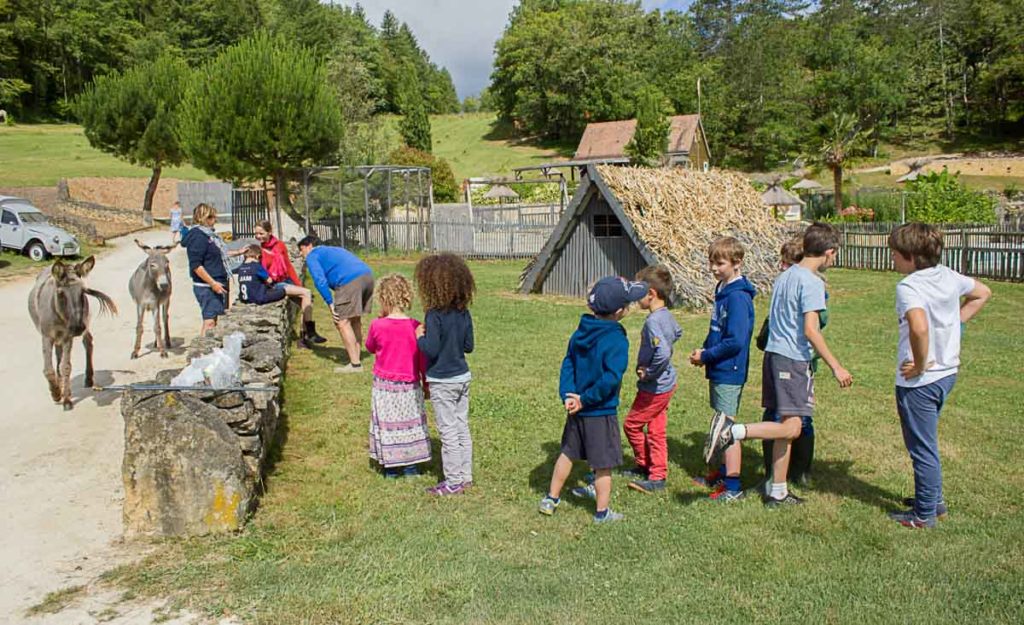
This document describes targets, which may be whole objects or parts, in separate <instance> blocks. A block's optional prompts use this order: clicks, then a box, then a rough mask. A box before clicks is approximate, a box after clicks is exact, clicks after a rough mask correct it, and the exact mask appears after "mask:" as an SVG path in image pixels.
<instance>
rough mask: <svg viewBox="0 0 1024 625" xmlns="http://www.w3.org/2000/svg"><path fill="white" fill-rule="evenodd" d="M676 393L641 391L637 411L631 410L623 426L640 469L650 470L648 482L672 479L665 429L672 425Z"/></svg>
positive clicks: (672, 391) (635, 408) (637, 398)
mask: <svg viewBox="0 0 1024 625" xmlns="http://www.w3.org/2000/svg"><path fill="white" fill-rule="evenodd" d="M675 392H676V389H675V388H673V389H672V390H670V391H666V392H664V393H658V394H657V395H656V394H654V393H648V392H646V391H637V394H636V399H634V400H633V407H632V408H630V409H629V414H628V415H626V422H625V423H624V424H623V426H622V429H624V430H625V431H626V438H627V439H629V446H630V447H632V448H633V456H634V457H635V458H636V466H637V467H639V468H642V469H647V473H648V476H649V477H648V479H651V480H663V479H665V476H666V475H668V440H667V439H666V436H665V428H666V426H667V425H668V402H669V401H671V399H672V395H673V394H674V393H675ZM645 426H646V428H647V431H646V432H644V427H645Z"/></svg>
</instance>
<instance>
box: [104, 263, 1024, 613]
mask: <svg viewBox="0 0 1024 625" xmlns="http://www.w3.org/2000/svg"><path fill="white" fill-rule="evenodd" d="M371 263H372V265H373V267H374V270H375V273H376V274H377V275H378V276H380V275H383V274H385V273H390V272H399V273H403V274H406V275H411V272H412V269H413V260H411V259H394V258H378V259H374V260H372V261H371ZM471 267H472V268H473V271H474V273H475V275H476V278H477V282H478V286H479V293H478V297H477V300H476V302H475V303H474V305H473V308H472V311H473V316H474V322H475V328H476V337H477V350H476V351H475V352H474V353H473V354H472V355H471V356H470V357H469V361H470V367H471V369H472V372H473V382H472V390H471V397H472V399H471V408H470V425H471V428H472V430H473V436H474V447H475V452H474V453H475V458H474V480H475V483H476V486H475V487H474V488H473V489H471V490H470V492H469V493H468V494H466V495H464V496H461V497H452V498H447V499H435V498H431V497H429V496H427V495H426V494H424V492H423V489H424V488H425V487H427V486H430V485H432V484H433V483H434V482H435V481H436V480H437V479H438V476H439V474H440V466H439V463H440V461H439V454H438V453H437V452H438V448H437V441H436V436H435V440H434V443H435V460H434V462H433V463H432V465H431V466H430V467H429V471H428V473H429V474H428V475H424V476H421V477H417V478H406V479H401V480H385V479H384V478H383V477H382V476H381V475H380V474H379V473H378V472H377V471H376V470H375V469H374V468H373V467H372V466H370V464H369V462H368V459H367V454H366V438H367V423H368V409H369V407H368V405H369V385H370V378H369V376H368V375H365V376H363V377H357V376H339V375H336V374H334V373H332V368H333V366H334V364H335V362H337V360H338V359H339V357H340V353H341V350H340V349H339V344H340V342H339V340H338V339H337V337H336V336H334V335H333V334H332V335H331V340H330V342H329V343H328V344H326V345H325V346H324V347H321V348H317V349H314V350H312V351H293V353H292V356H291V359H290V361H289V367H288V372H287V378H286V381H285V400H286V403H285V414H284V415H283V419H282V423H281V427H280V430H279V440H278V445H277V451H276V453H275V457H274V461H273V464H272V467H271V469H270V471H269V473H268V475H267V476H266V494H265V496H264V497H263V499H262V503H261V505H260V508H259V510H258V511H257V512H256V513H255V515H254V517H253V518H252V520H251V522H250V523H249V525H248V526H247V527H246V528H245V529H244V531H242V532H241V533H240V534H238V535H232V536H214V537H206V538H196V539H190V540H181V541H177V540H175V541H163V542H158V543H157V544H156V545H155V546H154V547H155V550H154V551H153V552H152V555H150V556H149V557H147V558H146V559H144V560H143V561H141V562H140V563H137V564H134V565H130V566H126V567H122V568H119V569H117V570H114V571H112V572H111V573H109V574H108V575H107V576H106V580H107V582H108V583H110V584H114V585H116V586H118V587H121V588H124V589H125V591H126V596H137V595H138V596H170V597H172V598H173V604H174V605H177V606H179V607H188V608H191V609H194V610H198V611H200V612H202V613H204V614H208V615H210V616H217V617H219V616H222V615H225V614H237V615H240V616H241V617H243V618H244V619H246V622H253V623H275V624H281V625H285V624H293V623H294V624H299V623H302V624H328V623H332V624H333V623H523V624H526V623H531V624H532V623H555V622H557V623H598V624H601V623H609V624H611V623H616V624H618V623H639V622H649V623H667V622H702V623H779V622H783V621H786V622H815V623H820V622H827V623H849V622H858V623H880V622H901V623H925V624H929V625H931V624H933V623H940V622H941V623H945V622H972V623H996V622H1001V623H1012V622H1018V623H1019V622H1022V620H1024V604H1022V602H1021V597H1022V596H1024V515H1022V507H1024V498H1022V497H1021V492H1022V490H1024V465H1022V464H1021V463H1020V457H1021V452H1022V450H1024V449H1022V444H1021V441H1020V438H1019V436H1018V435H1017V432H1016V430H1017V427H1016V426H1017V424H1018V423H1019V421H1020V408H1019V405H1020V403H1019V398H1020V396H1021V393H1022V392H1024V365H1022V361H1021V359H1020V353H1021V352H1022V350H1024V337H1022V334H1021V332H1020V313H1021V311H1022V310H1024V288H1022V287H1021V286H1020V285H1010V284H993V285H992V287H993V290H994V293H995V295H994V297H993V299H992V301H991V302H990V304H989V306H988V308H986V310H984V311H983V312H982V314H981V315H980V316H979V318H978V319H977V320H976V321H974V322H972V323H971V324H969V326H968V327H967V329H966V333H965V338H964V352H963V369H962V372H961V375H960V378H959V381H958V384H957V387H956V390H955V391H954V393H953V395H952V397H951V400H950V402H949V403H948V405H947V408H946V410H945V412H944V414H943V418H942V425H941V447H942V453H943V456H944V469H945V493H946V498H947V500H948V502H949V506H950V515H949V517H948V519H947V520H946V521H944V522H942V523H941V524H940V526H939V528H938V529H937V530H934V531H913V530H907V529H904V528H901V527H899V526H898V525H896V524H895V523H893V522H892V521H890V520H888V519H887V518H886V514H885V513H886V512H887V511H890V510H894V509H896V508H897V507H898V502H899V501H900V499H901V498H902V497H905V496H908V495H910V494H911V493H912V488H913V486H912V475H911V470H910V462H909V459H908V457H907V454H906V452H905V450H904V448H903V443H902V440H901V437H900V430H899V423H898V420H897V417H896V414H895V408H894V405H893V399H892V394H893V391H892V387H893V368H894V352H895V345H896V319H895V314H894V312H893V290H894V285H895V283H896V281H897V276H896V275H895V274H884V273H870V272H853V271H838V270H836V271H832V272H829V274H828V275H829V289H830V293H831V299H830V302H831V309H832V310H831V321H830V324H829V327H828V328H827V330H826V337H827V338H828V341H829V343H830V345H831V346H832V349H833V351H834V352H835V353H836V354H837V356H838V357H839V358H840V359H841V360H842V362H843V364H844V365H845V366H846V367H847V368H848V369H849V370H850V371H851V372H852V373H853V375H854V378H855V384H854V386H853V387H852V388H851V389H849V390H840V389H839V388H838V386H837V385H836V384H835V382H834V381H833V380H832V379H831V376H829V375H827V373H826V374H824V375H821V376H820V377H819V379H818V381H817V385H818V386H817V388H818V402H819V411H818V413H817V415H816V416H815V429H816V431H817V433H818V434H817V435H818V440H817V458H816V461H815V467H814V478H813V480H812V482H811V484H810V486H808V487H806V488H802V489H799V490H798V491H797V492H798V493H799V494H800V495H802V496H805V497H806V498H807V503H806V505H804V506H801V507H796V508H790V509H782V510H769V509H766V508H765V507H764V506H763V505H762V504H761V502H760V501H759V500H758V499H757V498H755V497H749V498H747V499H745V500H742V501H740V502H737V503H734V504H716V503H713V502H711V501H709V500H708V499H707V491H705V490H704V489H702V488H701V487H699V486H697V485H695V484H694V483H693V482H692V479H691V478H692V477H694V476H697V475H701V474H702V473H703V472H704V471H705V467H704V466H703V463H702V461H701V459H700V447H701V444H702V440H703V437H704V431H705V428H706V425H707V421H708V418H709V416H710V410H709V409H708V408H707V387H706V383H705V381H704V380H703V378H702V376H701V372H700V371H699V370H696V369H694V368H692V367H690V366H688V365H686V364H685V362H686V360H685V356H686V353H687V352H688V351H689V350H690V349H692V348H694V347H696V346H699V345H700V343H701V341H702V340H703V337H704V335H705V333H706V331H707V325H708V322H707V317H706V315H705V314H703V313H691V312H687V311H675V314H676V315H677V318H678V319H679V321H680V323H681V325H682V327H683V329H684V335H683V338H682V340H681V341H680V342H679V343H678V344H677V346H676V354H675V358H674V361H675V364H676V366H677V367H678V369H679V371H680V385H679V391H678V392H677V394H676V396H675V399H674V400H673V403H672V406H671V410H670V416H669V429H668V439H669V454H670V466H669V487H668V489H667V491H666V492H665V493H663V494H659V495H644V494H641V493H637V492H634V491H631V490H629V489H627V488H625V484H626V482H625V480H624V479H623V478H620V477H616V478H615V484H614V492H613V501H612V503H613V507H614V508H616V509H617V510H619V511H620V512H623V513H624V514H625V515H626V519H625V520H624V521H623V522H621V523H617V524H612V525H605V526H597V525H594V524H593V523H592V520H591V519H592V513H593V507H592V503H591V502H588V501H574V500H573V499H572V497H571V496H568V495H567V494H566V497H565V498H564V499H563V504H562V505H561V507H560V508H559V509H558V511H557V512H556V514H555V515H554V516H553V517H544V516H541V515H540V514H538V513H537V503H538V501H539V500H540V498H541V497H542V496H543V494H544V492H545V490H546V488H547V484H548V480H549V478H550V472H551V467H552V464H553V461H554V459H555V457H556V456H557V454H558V449H559V445H558V441H559V437H560V433H561V428H562V424H563V420H564V411H563V410H562V409H561V408H560V404H559V400H558V397H557V385H558V369H559V365H560V362H561V359H562V357H563V355H564V350H565V344H566V341H567V339H568V337H569V335H570V333H571V332H572V331H573V330H574V328H575V327H576V324H577V323H578V318H579V315H580V313H581V312H583V306H582V302H581V301H577V300H570V299H565V298H553V297H541V296H521V295H518V294H515V293H514V289H515V286H516V283H517V280H518V275H519V272H520V270H521V269H522V265H521V263H516V262H473V263H472V264H471ZM757 300H758V301H757V305H758V317H759V319H760V317H761V316H762V315H763V312H764V306H765V301H764V298H762V297H759V298H757ZM316 314H317V321H318V323H319V324H320V326H321V328H323V327H329V326H328V315H327V312H326V309H325V308H324V307H323V306H322V305H321V306H319V307H317V309H316ZM642 323H643V313H642V312H640V311H637V312H634V313H632V314H631V315H630V316H629V317H627V318H626V320H625V321H624V324H625V326H626V328H627V330H628V332H629V335H630V338H631V340H632V341H633V342H634V345H633V348H632V350H631V351H632V352H634V353H633V354H631V361H632V360H633V359H634V358H635V341H636V339H637V337H638V336H639V330H640V326H641V324H642ZM753 354H754V356H753V357H752V363H751V369H750V381H749V383H748V385H747V389H746V392H745V394H744V398H743V404H742V414H741V417H742V418H744V419H746V420H754V419H759V418H760V414H761V410H760V408H759V407H758V406H759V398H760V353H759V352H756V351H753ZM634 393H635V387H634V385H633V384H632V382H631V381H630V380H629V379H628V378H627V381H626V383H625V384H624V385H623V388H622V402H623V409H622V411H621V413H620V414H624V410H625V407H627V406H628V405H629V403H630V402H631V401H632V399H633V396H634ZM626 457H627V461H628V459H629V458H630V457H631V454H630V452H629V451H628V448H627V451H626ZM760 466H761V459H760V446H759V445H758V444H756V443H755V444H748V445H746V446H745V448H744V470H743V479H744V482H745V485H747V486H750V485H753V484H754V483H756V482H757V481H758V480H759V479H760V469H759V467H760ZM583 472H584V467H582V466H579V467H577V469H576V470H575V472H574V475H573V478H572V479H571V480H570V482H571V483H577V482H578V480H579V479H580V478H581V476H582V474H583Z"/></svg>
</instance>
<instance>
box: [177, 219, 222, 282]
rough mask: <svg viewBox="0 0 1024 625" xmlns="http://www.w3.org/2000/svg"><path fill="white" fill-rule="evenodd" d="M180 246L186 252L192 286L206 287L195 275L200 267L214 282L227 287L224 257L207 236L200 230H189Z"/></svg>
mask: <svg viewBox="0 0 1024 625" xmlns="http://www.w3.org/2000/svg"><path fill="white" fill-rule="evenodd" d="M214 236H216V235H214ZM181 244H182V245H183V246H184V247H185V249H186V250H187V252H188V272H189V274H191V275H192V282H193V283H194V284H201V285H204V286H205V285H206V283H205V282H203V280H202V278H200V277H199V276H197V275H196V269H198V268H200V267H202V268H204V269H206V273H208V274H210V277H211V278H213V279H214V280H215V281H217V282H220V283H221V284H222V285H224V286H227V285H228V271H227V269H226V268H225V267H224V257H223V256H221V255H220V248H219V247H217V244H216V243H214V242H213V241H211V240H210V236H209V235H208V234H206V233H205V232H203V231H202V229H200V228H189V230H188V232H187V233H186V234H185V236H184V237H182V239H181Z"/></svg>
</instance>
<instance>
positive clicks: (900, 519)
mask: <svg viewBox="0 0 1024 625" xmlns="http://www.w3.org/2000/svg"><path fill="white" fill-rule="evenodd" d="M889 518H890V519H892V520H893V521H896V522H897V523H899V524H900V525H902V526H903V527H907V528H910V529H914V530H924V529H928V530H930V529H935V527H936V525H938V524H937V523H936V522H935V517H929V518H927V519H922V518H921V517H919V516H917V514H916V513H915V512H914V511H913V510H908V511H906V512H894V513H890V514H889Z"/></svg>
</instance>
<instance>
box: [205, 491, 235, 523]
mask: <svg viewBox="0 0 1024 625" xmlns="http://www.w3.org/2000/svg"><path fill="white" fill-rule="evenodd" d="M241 501H242V496H241V495H240V494H238V493H234V492H232V493H230V494H229V493H227V492H226V489H225V488H224V483H223V482H219V481H218V482H217V486H216V492H215V493H214V495H213V505H212V506H210V510H209V511H208V512H207V513H206V516H205V517H204V518H203V522H204V523H206V526H207V527H209V528H210V529H212V530H218V529H220V530H225V529H226V530H233V529H237V528H238V504H239V503H240V502H241Z"/></svg>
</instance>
